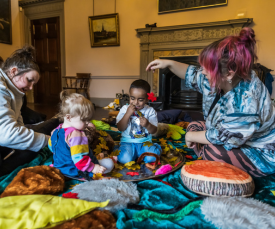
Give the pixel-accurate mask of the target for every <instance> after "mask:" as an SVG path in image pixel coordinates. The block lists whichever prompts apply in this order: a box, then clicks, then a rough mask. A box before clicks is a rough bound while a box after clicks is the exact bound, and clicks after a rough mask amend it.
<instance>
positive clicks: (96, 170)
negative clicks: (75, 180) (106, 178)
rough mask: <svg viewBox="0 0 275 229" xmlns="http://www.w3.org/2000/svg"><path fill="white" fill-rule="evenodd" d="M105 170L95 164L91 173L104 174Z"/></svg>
mask: <svg viewBox="0 0 275 229" xmlns="http://www.w3.org/2000/svg"><path fill="white" fill-rule="evenodd" d="M105 170H106V168H105V167H103V166H101V165H98V164H95V167H94V169H93V170H92V173H95V174H96V173H104V172H105Z"/></svg>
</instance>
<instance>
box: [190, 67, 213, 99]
mask: <svg viewBox="0 0 275 229" xmlns="http://www.w3.org/2000/svg"><path fill="white" fill-rule="evenodd" d="M207 84H208V85H209V83H208V80H207V78H206V77H205V75H203V74H202V73H201V70H200V69H199V67H197V66H194V65H189V66H188V68H187V71H186V74H185V86H186V87H187V88H190V89H194V90H196V91H198V92H200V93H202V94H203V88H204V87H205V86H206V85H207Z"/></svg>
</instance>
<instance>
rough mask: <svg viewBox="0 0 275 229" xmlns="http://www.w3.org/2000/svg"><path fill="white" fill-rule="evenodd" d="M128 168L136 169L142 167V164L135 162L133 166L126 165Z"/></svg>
mask: <svg viewBox="0 0 275 229" xmlns="http://www.w3.org/2000/svg"><path fill="white" fill-rule="evenodd" d="M126 168H127V169H129V170H136V169H140V165H139V164H135V165H132V166H126Z"/></svg>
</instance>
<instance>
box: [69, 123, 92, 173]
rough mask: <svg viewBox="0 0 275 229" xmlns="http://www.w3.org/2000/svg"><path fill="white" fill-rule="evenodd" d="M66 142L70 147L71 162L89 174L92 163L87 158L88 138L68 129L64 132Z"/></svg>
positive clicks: (79, 132) (81, 132)
mask: <svg viewBox="0 0 275 229" xmlns="http://www.w3.org/2000/svg"><path fill="white" fill-rule="evenodd" d="M65 138H66V142H67V144H68V145H69V147H70V150H71V156H72V160H73V162H74V164H75V166H76V167H77V168H78V169H79V170H81V171H87V172H91V171H92V170H93V168H94V166H95V165H94V163H93V162H92V160H91V158H90V157H89V155H88V154H89V145H88V138H87V136H86V135H85V134H84V132H83V131H78V130H76V129H73V130H72V129H71V128H68V129H67V130H66V131H65Z"/></svg>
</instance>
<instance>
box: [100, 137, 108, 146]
mask: <svg viewBox="0 0 275 229" xmlns="http://www.w3.org/2000/svg"><path fill="white" fill-rule="evenodd" d="M98 140H99V141H100V143H101V144H103V145H106V144H107V142H106V141H105V140H104V138H103V137H99V138H98Z"/></svg>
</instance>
